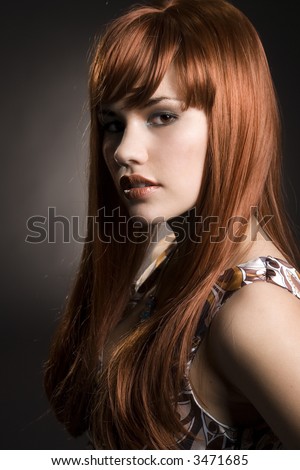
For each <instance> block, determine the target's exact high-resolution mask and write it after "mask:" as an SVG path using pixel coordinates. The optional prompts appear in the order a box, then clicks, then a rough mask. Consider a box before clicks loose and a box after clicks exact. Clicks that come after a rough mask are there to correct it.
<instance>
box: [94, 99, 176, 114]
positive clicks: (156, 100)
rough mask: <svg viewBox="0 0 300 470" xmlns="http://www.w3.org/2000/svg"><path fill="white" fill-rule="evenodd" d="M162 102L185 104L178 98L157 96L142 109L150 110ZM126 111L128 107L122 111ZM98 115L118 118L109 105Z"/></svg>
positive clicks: (100, 110)
mask: <svg viewBox="0 0 300 470" xmlns="http://www.w3.org/2000/svg"><path fill="white" fill-rule="evenodd" d="M161 101H176V102H178V103H183V101H182V100H179V99H178V98H170V97H168V96H157V97H156V98H150V99H149V100H148V101H146V103H144V104H143V105H142V106H141V108H143V109H145V108H150V107H151V106H154V105H155V104H158V103H160V102H161ZM124 109H126V106H123V107H122V108H121V109H120V111H123V110H124ZM98 114H99V115H100V116H102V117H104V116H110V117H113V116H116V114H117V113H116V112H115V111H113V110H112V109H109V105H107V107H106V105H105V107H104V108H102V109H101V108H100V109H99V112H98Z"/></svg>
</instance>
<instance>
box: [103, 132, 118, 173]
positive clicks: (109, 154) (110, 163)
mask: <svg viewBox="0 0 300 470" xmlns="http://www.w3.org/2000/svg"><path fill="white" fill-rule="evenodd" d="M102 154H103V158H104V161H105V163H106V166H107V168H108V170H109V172H110V174H111V175H112V176H113V175H114V173H115V171H116V168H115V167H116V162H115V160H114V154H115V150H114V146H113V145H112V143H111V142H109V141H105V140H104V141H103V144H102Z"/></svg>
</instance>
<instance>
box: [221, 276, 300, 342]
mask: <svg viewBox="0 0 300 470" xmlns="http://www.w3.org/2000/svg"><path fill="white" fill-rule="evenodd" d="M293 326H299V327H300V299H299V298H297V297H296V296H295V295H293V294H292V293H291V292H289V291H288V290H287V289H285V288H283V287H280V286H277V285H274V284H271V283H268V282H255V283H253V284H250V285H248V286H244V287H242V288H241V289H240V290H239V291H237V292H235V293H234V294H233V295H232V297H231V298H229V299H228V301H227V302H226V303H225V304H224V305H223V307H222V308H221V311H220V312H219V313H218V314H217V315H216V319H215V320H214V322H213V325H212V329H213V330H214V333H215V334H216V335H217V336H218V339H220V340H222V342H224V341H225V342H227V343H228V346H230V345H231V340H232V335H233V334H234V338H235V341H237V343H236V344H238V343H239V342H241V340H242V345H243V347H244V346H246V345H247V343H249V346H251V345H252V344H253V343H255V344H256V343H257V342H258V341H259V339H260V338H263V339H264V344H265V341H270V340H271V336H270V334H271V333H272V335H275V338H276V337H277V336H280V337H281V340H282V339H283V338H282V335H283V333H284V332H286V333H288V332H289V331H290V329H291V328H293ZM266 329H267V331H268V334H266V333H267V331H266ZM229 330H230V331H231V335H230V336H228V331H229ZM250 333H252V334H250ZM230 338H231V339H230ZM228 340H229V341H228Z"/></svg>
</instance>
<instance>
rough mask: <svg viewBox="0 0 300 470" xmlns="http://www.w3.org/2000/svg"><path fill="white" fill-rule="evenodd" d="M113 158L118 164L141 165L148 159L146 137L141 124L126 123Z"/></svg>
mask: <svg viewBox="0 0 300 470" xmlns="http://www.w3.org/2000/svg"><path fill="white" fill-rule="evenodd" d="M114 159H115V161H116V162H117V163H118V164H119V165H120V166H130V165H134V164H138V165H143V164H144V163H145V162H146V161H147V160H148V151H147V144H146V137H145V136H144V133H143V130H142V129H141V126H138V125H137V124H136V125H131V126H129V125H127V127H126V128H125V130H124V133H123V136H122V139H121V141H120V143H119V145H118V147H117V149H116V151H115V153H114Z"/></svg>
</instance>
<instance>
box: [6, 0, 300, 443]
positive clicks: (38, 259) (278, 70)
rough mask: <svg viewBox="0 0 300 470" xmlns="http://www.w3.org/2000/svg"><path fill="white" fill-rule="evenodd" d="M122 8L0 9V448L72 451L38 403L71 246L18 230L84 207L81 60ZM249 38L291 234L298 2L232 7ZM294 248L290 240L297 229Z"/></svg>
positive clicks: (32, 4)
mask: <svg viewBox="0 0 300 470" xmlns="http://www.w3.org/2000/svg"><path fill="white" fill-rule="evenodd" d="M132 3H133V2H130V1H113V0H108V1H105V0H99V1H98V2H91V1H90V2H89V1H88V2H71V1H65V0H63V1H51V2H50V1H48V2H40V1H27V2H21V1H20V0H19V1H15V2H12V3H10V4H9V3H8V2H6V4H5V5H1V20H2V26H1V28H0V31H1V35H2V38H1V39H2V40H1V43H0V44H1V65H2V67H1V81H2V84H1V92H2V96H1V119H2V124H1V131H2V145H1V152H2V154H1V176H2V181H1V191H2V192H3V194H2V197H1V203H2V211H1V214H2V230H1V237H2V242H1V246H2V254H3V255H2V257H1V259H2V270H1V271H2V276H1V303H2V305H1V341H0V348H1V365H2V371H1V392H0V393H1V398H0V403H1V441H0V442H1V447H2V449H76V448H82V446H83V445H84V444H85V439H82V438H80V439H77V440H74V439H71V438H69V437H68V436H67V434H66V433H65V432H64V430H63V429H62V427H61V425H59V424H58V423H57V422H56V420H55V418H54V417H53V415H52V414H51V412H49V411H48V403H47V401H46V399H45V396H44V392H43V387H42V365H43V362H44V361H45V358H46V357H47V351H48V346H49V341H50V337H51V334H52V333H53V330H54V325H55V320H56V319H57V317H58V314H59V312H60V310H61V307H62V305H63V302H64V298H65V296H66V294H67V291H68V286H69V284H70V281H71V279H72V274H73V273H74V270H75V268H76V266H77V263H78V260H79V255H80V250H81V245H80V244H78V243H75V242H74V243H69V244H66V243H63V241H62V230H58V231H57V233H58V236H57V240H56V241H55V243H46V242H44V243H40V244H29V243H26V242H25V237H26V235H28V230H27V228H26V220H27V219H28V218H29V217H31V216H33V215H40V216H44V217H47V209H48V207H55V208H56V213H57V214H60V215H64V216H65V217H68V218H71V216H80V218H81V219H80V220H81V228H82V231H81V234H82V235H83V217H84V213H85V204H86V174H85V165H86V155H87V132H86V128H87V124H88V114H87V110H86V99H87V71H88V65H87V64H88V51H89V48H90V46H91V44H92V42H93V38H94V35H95V34H96V33H97V32H99V30H100V28H101V25H102V24H104V23H105V22H106V21H108V20H109V19H110V18H111V17H113V16H114V15H116V14H118V13H119V12H120V9H122V8H124V7H126V6H127V5H130V4H132ZM233 3H234V4H235V5H237V6H238V7H240V8H241V9H242V10H243V11H244V12H245V13H246V14H247V15H248V16H249V17H250V19H251V20H252V21H253V23H254V25H255V26H256V28H257V29H258V31H259V32H260V35H261V37H262V40H263V43H264V45H265V49H266V52H267V55H268V58H269V62H270V65H271V70H272V73H273V78H274V81H275V84H276V87H277V91H278V95H279V100H280V103H281V110H282V116H283V123H284V150H285V161H284V175H285V186H286V193H287V198H288V208H289V213H290V214H291V216H292V219H293V220H294V222H295V224H296V226H297V227H299V225H300V223H299V220H300V214H299V209H298V207H297V200H298V199H299V193H300V190H299V186H298V181H297V180H298V174H299V152H298V148H299V144H298V139H299V109H300V103H299V83H300V80H299V52H300V51H299V28H300V23H299V15H298V13H297V12H296V6H297V2H294V1H292V0H288V1H285V2H284V6H281V5H280V3H281V2H273V1H266V0H264V2H259V1H253V0H248V1H242V0H241V1H234V2H233ZM297 230H298V232H297V233H298V236H299V229H297Z"/></svg>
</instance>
